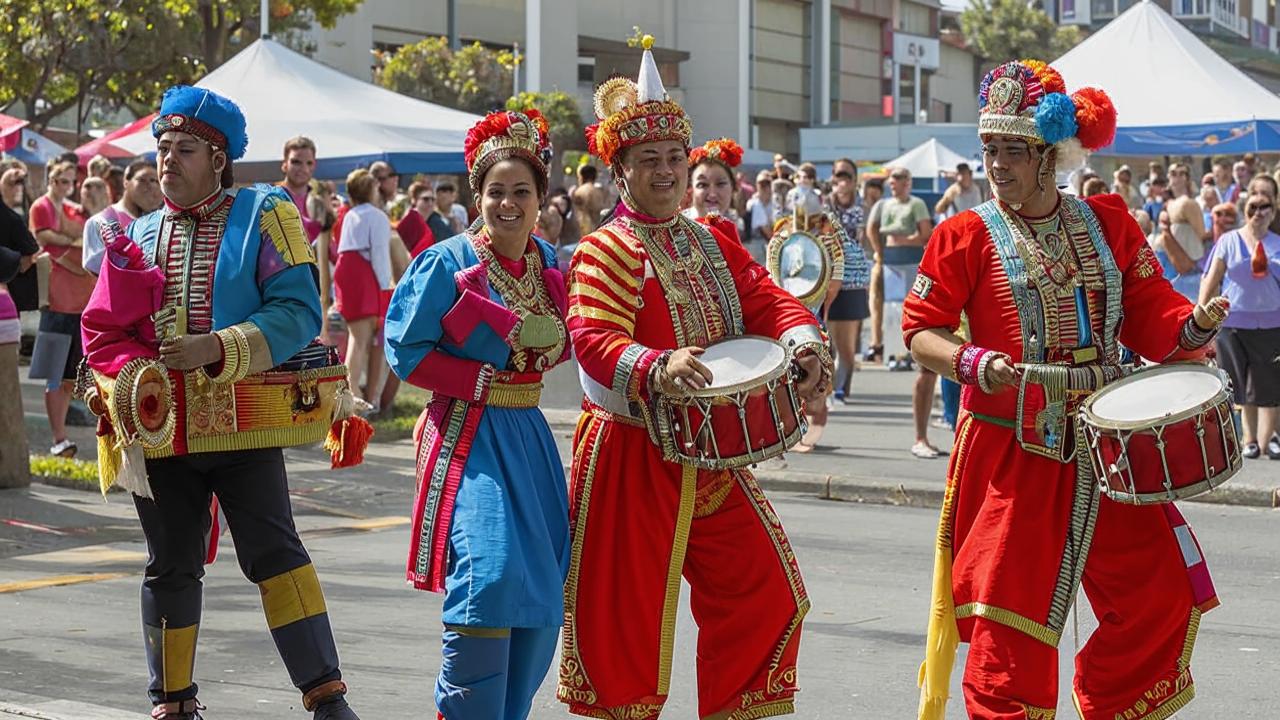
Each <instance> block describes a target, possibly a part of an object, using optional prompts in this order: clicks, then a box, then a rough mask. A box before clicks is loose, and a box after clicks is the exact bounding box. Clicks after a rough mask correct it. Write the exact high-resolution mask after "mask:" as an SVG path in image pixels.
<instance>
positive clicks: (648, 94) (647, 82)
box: [636, 35, 670, 102]
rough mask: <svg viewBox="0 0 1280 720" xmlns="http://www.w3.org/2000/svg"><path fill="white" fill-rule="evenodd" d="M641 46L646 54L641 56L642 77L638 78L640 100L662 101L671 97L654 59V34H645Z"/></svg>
mask: <svg viewBox="0 0 1280 720" xmlns="http://www.w3.org/2000/svg"><path fill="white" fill-rule="evenodd" d="M640 47H642V48H644V55H643V56H642V57H641V58H640V77H639V78H637V79H636V89H637V95H638V96H639V97H638V100H639V102H649V101H651V100H656V101H658V102H662V101H664V100H668V99H670V98H668V97H667V89H666V88H665V87H663V85H662V75H660V74H659V73H658V63H657V62H655V61H654V59H653V36H652V35H645V36H644V37H642V38H640Z"/></svg>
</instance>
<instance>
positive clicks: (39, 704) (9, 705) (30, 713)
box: [0, 689, 150, 720]
mask: <svg viewBox="0 0 1280 720" xmlns="http://www.w3.org/2000/svg"><path fill="white" fill-rule="evenodd" d="M0 692H3V693H4V694H5V696H6V697H5V698H4V699H3V700H0V720H8V718H30V719H31V720H147V719H148V718H149V717H150V716H149V715H142V714H140V713H136V712H128V711H125V710H117V709H115V708H111V707H107V706H105V705H90V704H89V703H82V702H76V701H74V700H55V699H53V698H46V697H40V696H38V695H28V694H26V693H22V692H17V691H14V690H8V689H5V690H0Z"/></svg>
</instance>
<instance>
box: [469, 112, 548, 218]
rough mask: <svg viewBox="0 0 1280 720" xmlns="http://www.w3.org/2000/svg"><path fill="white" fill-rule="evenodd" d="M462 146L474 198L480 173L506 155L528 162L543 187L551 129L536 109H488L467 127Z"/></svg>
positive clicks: (546, 177)
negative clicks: (480, 118) (474, 122)
mask: <svg viewBox="0 0 1280 720" xmlns="http://www.w3.org/2000/svg"><path fill="white" fill-rule="evenodd" d="M462 147H463V153H464V157H465V158H466V161H467V181H468V182H469V183H470V185H471V192H472V193H473V194H475V196H476V198H477V200H478V199H479V197H480V182H481V181H482V180H484V174H485V173H487V172H489V168H491V167H493V166H494V165H496V164H498V163H499V162H502V161H503V160H508V159H510V158H520V159H521V160H524V161H525V162H527V163H529V165H530V166H531V167H532V168H533V173H534V175H535V176H537V177H538V178H539V185H540V188H541V189H542V190H544V191H545V190H546V187H547V182H548V173H550V171H551V133H550V129H549V127H548V126H547V119H546V118H544V117H543V116H542V113H540V112H538V111H537V110H535V109H533V108H529V109H527V110H524V111H521V112H516V111H514V110H502V111H499V112H491V113H489V114H488V115H486V116H485V117H484V119H483V120H481V121H480V122H478V123H476V124H475V125H474V126H473V127H472V128H471V129H470V130H468V131H467V139H466V141H465V142H464V143H463V146H462Z"/></svg>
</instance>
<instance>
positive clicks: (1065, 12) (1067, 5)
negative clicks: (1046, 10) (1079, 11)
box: [1062, 0, 1076, 20]
mask: <svg viewBox="0 0 1280 720" xmlns="http://www.w3.org/2000/svg"><path fill="white" fill-rule="evenodd" d="M1075 17H1076V0H1062V19H1063V20H1074V19H1075Z"/></svg>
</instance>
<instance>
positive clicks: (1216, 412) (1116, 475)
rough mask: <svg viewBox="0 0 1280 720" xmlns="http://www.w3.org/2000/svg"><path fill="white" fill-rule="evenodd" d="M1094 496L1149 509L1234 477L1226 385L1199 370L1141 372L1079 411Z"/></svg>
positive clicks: (1236, 455)
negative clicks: (1100, 494) (1095, 487)
mask: <svg viewBox="0 0 1280 720" xmlns="http://www.w3.org/2000/svg"><path fill="white" fill-rule="evenodd" d="M1080 422H1081V425H1082V426H1083V429H1084V435H1085V440H1086V444H1087V446H1088V447H1087V450H1088V452H1089V456H1090V459H1091V460H1092V461H1093V468H1094V474H1095V476H1096V477H1097V479H1098V485H1099V487H1100V488H1101V490H1102V492H1103V493H1105V494H1106V495H1107V496H1108V497H1110V498H1111V499H1112V500H1115V501H1117V502H1125V503H1132V504H1134V505H1150V504H1158V503H1167V502H1173V501H1174V500H1183V499H1186V498H1189V497H1194V496H1196V495H1201V494H1203V493H1207V492H1209V491H1210V490H1212V489H1214V488H1216V487H1218V486H1219V485H1221V484H1223V483H1224V482H1226V481H1227V480H1228V479H1230V478H1231V476H1233V475H1235V474H1236V473H1237V472H1239V470H1240V466H1241V464H1242V460H1241V458H1240V440H1239V438H1238V437H1237V436H1236V426H1235V422H1234V418H1233V416H1232V408H1231V392H1230V381H1229V380H1228V379H1227V376H1226V374H1225V373H1223V372H1222V371H1221V370H1217V369H1213V368H1208V367H1204V366H1202V365H1163V366H1159V367H1156V368H1152V369H1150V370H1142V371H1139V372H1137V373H1134V374H1133V375H1130V376H1129V377H1127V378H1124V379H1122V380H1118V381H1116V382H1114V383H1112V384H1111V385H1108V386H1107V387H1105V388H1103V389H1102V390H1100V391H1098V392H1096V393H1094V394H1093V396H1091V397H1090V398H1089V399H1088V400H1086V401H1085V403H1084V404H1083V405H1082V406H1081V408H1080Z"/></svg>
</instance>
